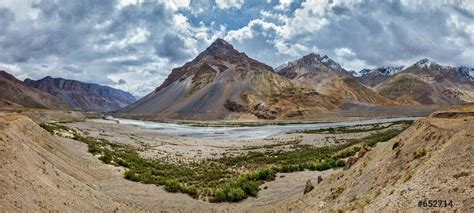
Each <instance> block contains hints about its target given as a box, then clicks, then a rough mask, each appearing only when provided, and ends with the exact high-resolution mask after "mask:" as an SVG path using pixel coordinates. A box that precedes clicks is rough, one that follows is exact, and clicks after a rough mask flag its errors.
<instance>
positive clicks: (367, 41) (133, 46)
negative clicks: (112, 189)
mask: <svg viewBox="0 0 474 213" xmlns="http://www.w3.org/2000/svg"><path fill="white" fill-rule="evenodd" d="M219 37H220V38H224V39H226V40H227V41H229V42H230V43H232V44H233V45H234V47H236V48H237V49H238V50H240V51H244V52H246V53H247V54H248V55H249V56H250V57H253V58H255V59H257V60H260V61H262V62H264V63H267V64H269V65H271V66H274V67H275V66H278V65H280V64H282V63H284V62H286V61H289V60H294V59H296V58H299V57H301V56H303V55H305V54H308V53H311V52H315V53H319V54H322V55H324V54H326V55H329V56H330V57H331V58H333V59H334V60H336V61H337V62H339V63H340V64H341V65H342V66H343V67H344V68H346V69H348V70H360V69H362V68H372V67H377V66H395V65H406V64H411V63H414V62H415V61H417V60H419V59H422V58H431V59H433V60H435V61H438V62H439V63H442V64H448V65H455V66H459V65H465V66H470V67H474V1H471V0H387V1H380V0H100V1H99V0H80V1H72V0H1V1H0V49H1V51H0V69H4V70H6V71H8V72H10V73H12V74H14V75H15V76H16V77H18V78H19V79H22V80H23V79H24V78H32V79H39V78H42V77H44V76H46V75H50V76H54V77H63V78H70V79H77V80H82V81H87V82H92V83H99V84H103V85H109V86H112V87H115V88H120V89H124V90H126V91H129V92H131V93H133V94H134V95H137V96H142V95H145V94H146V93H148V92H150V91H151V90H153V89H154V88H155V87H157V86H159V85H160V84H161V82H162V81H163V80H164V79H165V78H166V76H167V75H168V74H169V73H170V71H171V69H172V68H173V67H177V66H180V65H182V64H183V63H184V62H186V61H188V60H190V59H192V58H194V57H195V56H196V55H197V54H198V53H199V52H200V51H202V50H204V49H205V48H206V47H207V46H208V45H209V44H210V43H212V41H213V40H215V39H216V38H219Z"/></svg>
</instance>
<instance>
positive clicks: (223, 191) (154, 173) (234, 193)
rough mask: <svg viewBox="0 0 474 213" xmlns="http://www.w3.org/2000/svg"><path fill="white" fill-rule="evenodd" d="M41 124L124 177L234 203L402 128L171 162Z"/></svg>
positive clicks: (331, 164) (340, 161)
mask: <svg viewBox="0 0 474 213" xmlns="http://www.w3.org/2000/svg"><path fill="white" fill-rule="evenodd" d="M41 126H42V127H43V128H44V129H46V130H47V131H49V132H51V133H52V134H57V133H60V132H62V131H66V132H68V133H70V134H72V139H74V140H77V141H81V142H84V143H86V144H87V145H88V150H89V152H90V153H92V154H93V155H95V156H98V158H99V159H100V160H101V161H103V162H104V163H107V164H111V165H115V166H121V167H125V168H127V170H126V172H125V178H127V179H129V180H132V181H137V182H141V183H145V184H156V185H159V186H164V189H165V190H167V191H169V192H181V193H186V194H188V195H190V196H191V197H193V198H196V199H202V200H208V201H211V202H237V201H240V200H243V199H245V198H247V197H250V196H257V193H258V191H259V187H260V185H262V184H263V183H264V182H266V181H272V180H274V179H275V176H276V173H278V172H296V171H303V170H311V171H314V170H318V171H323V170H327V169H331V168H339V167H344V166H345V160H344V158H347V157H350V156H354V155H355V154H356V153H357V152H358V151H359V150H360V147H361V146H374V145H375V144H376V143H378V142H384V141H387V140H389V139H391V138H393V137H395V136H396V135H397V134H399V133H400V132H401V131H402V130H388V131H385V132H379V133H374V134H372V135H370V136H367V137H365V138H362V139H353V140H348V141H347V142H346V143H344V144H340V145H335V146H324V147H313V146H309V145H302V144H300V143H299V142H297V141H295V142H292V143H291V146H292V149H293V150H292V151H267V152H249V153H247V154H244V155H241V156H232V157H223V158H219V159H209V160H204V161H201V162H190V163H172V162H167V161H166V160H164V159H149V158H144V157H142V156H141V155H140V153H139V152H140V149H139V148H137V147H133V146H130V145H124V144H118V143H113V142H109V141H107V140H104V139H99V138H94V137H90V136H87V135H82V134H81V133H79V132H77V131H75V130H74V129H71V128H69V127H66V126H63V125H61V124H59V123H46V124H42V125H41ZM58 135H64V134H58ZM288 145H290V144H288Z"/></svg>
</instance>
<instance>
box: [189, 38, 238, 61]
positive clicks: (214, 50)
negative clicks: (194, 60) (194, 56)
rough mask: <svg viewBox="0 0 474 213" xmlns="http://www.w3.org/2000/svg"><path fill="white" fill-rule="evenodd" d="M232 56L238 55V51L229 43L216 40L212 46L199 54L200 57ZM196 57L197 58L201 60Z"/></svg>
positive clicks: (219, 39)
mask: <svg viewBox="0 0 474 213" xmlns="http://www.w3.org/2000/svg"><path fill="white" fill-rule="evenodd" d="M223 55H225V56H232V55H240V53H239V51H237V50H236V49H234V46H232V45H231V44H230V43H229V42H227V41H225V40H224V39H221V38H218V39H216V40H215V41H214V42H212V44H211V45H210V46H209V47H207V48H206V50H204V52H202V53H201V54H200V56H201V57H202V56H216V57H220V56H223ZM201 57H199V56H198V58H201Z"/></svg>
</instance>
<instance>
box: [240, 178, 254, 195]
mask: <svg viewBox="0 0 474 213" xmlns="http://www.w3.org/2000/svg"><path fill="white" fill-rule="evenodd" d="M239 186H240V188H241V189H242V190H244V192H245V193H246V194H247V195H249V196H252V197H255V196H257V193H258V184H257V182H255V181H244V182H241V183H239Z"/></svg>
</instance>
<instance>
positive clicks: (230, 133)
mask: <svg viewBox="0 0 474 213" xmlns="http://www.w3.org/2000/svg"><path fill="white" fill-rule="evenodd" d="M416 119H418V118H414V117H401V118H384V119H370V120H358V121H344V122H331V123H313V124H287V125H265V126H252V127H201V126H190V125H186V124H175V123H160V122H151V121H140V120H131V119H121V118H114V120H117V121H118V122H119V123H120V124H125V125H133V126H138V127H141V128H144V129H149V130H152V131H157V132H160V133H162V134H166V135H171V136H180V137H191V138H192V137H194V138H201V139H208V140H226V139H229V140H246V139H264V138H268V137H271V136H275V135H280V134H285V133H288V132H294V131H301V130H310V129H321V128H328V127H342V126H354V125H361V124H362V125H364V124H376V123H387V122H395V121H404V120H416Z"/></svg>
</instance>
